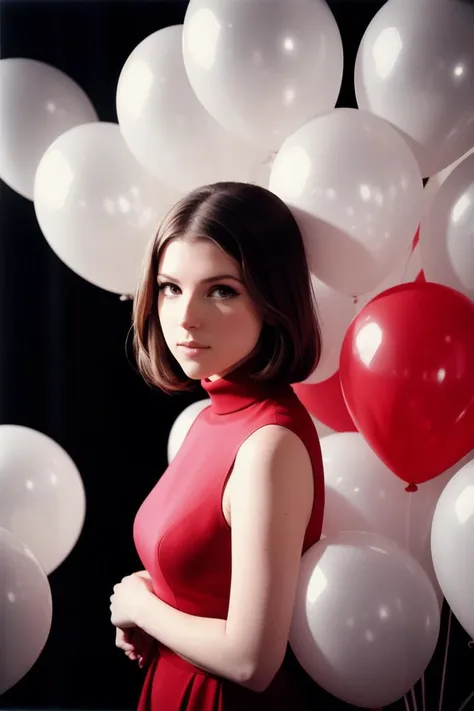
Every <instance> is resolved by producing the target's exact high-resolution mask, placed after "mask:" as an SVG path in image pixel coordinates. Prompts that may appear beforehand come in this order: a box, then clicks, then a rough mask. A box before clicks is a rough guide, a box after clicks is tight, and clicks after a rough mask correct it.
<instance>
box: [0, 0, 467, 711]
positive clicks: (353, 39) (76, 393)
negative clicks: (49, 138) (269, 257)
mask: <svg viewBox="0 0 474 711" xmlns="http://www.w3.org/2000/svg"><path fill="white" fill-rule="evenodd" d="M413 1H416V0H413ZM288 2H291V0H288ZM330 4H331V7H332V9H333V12H334V14H335V16H336V19H337V21H338V24H339V27H340V30H341V33H342V37H343V43H344V53H345V57H344V59H345V69H344V79H343V86H342V90H341V94H340V98H339V103H338V105H340V106H356V103H355V96H354V90H353V79H352V77H353V62H354V58H355V54H356V51H357V47H358V44H359V42H360V39H361V37H362V34H363V32H364V30H365V28H366V27H367V24H368V23H369V21H370V19H371V17H372V16H373V15H374V14H375V12H376V11H377V9H378V8H379V7H380V6H381V5H382V4H383V2H381V1H380V0H373V1H371V2H359V1H358V0H343V1H340V2H334V3H330ZM185 9H186V2H182V1H181V0H172V1H168V2H166V1H161V2H159V1H158V0H130V1H128V0H113V1H110V2H109V1H106V0H82V2H81V1H79V2H77V1H75V0H56V2H46V1H45V0H30V1H28V2H27V1H24V0H3V2H1V3H0V21H1V30H0V31H1V36H0V51H1V57H2V58H6V57H28V58H31V59H36V60H39V61H44V62H47V63H49V64H52V65H53V66H55V67H57V68H58V69H60V70H62V71H63V72H65V73H66V74H68V75H69V76H70V77H72V78H73V79H74V80H75V81H76V82H78V83H79V84H80V86H82V88H83V89H84V90H85V91H86V93H87V94H88V96H89V97H90V99H91V101H92V102H93V104H94V106H95V108H96V111H97V112H98V115H99V118H100V120H102V121H114V122H116V121H117V115H116V111H115V90H116V85H117V80H118V77H119V74H120V71H121V68H122V66H123V64H124V63H125V60H126V59H127V57H128V55H129V54H130V52H131V51H132V50H133V49H134V47H135V46H136V45H137V44H138V43H139V42H140V41H141V40H142V39H143V38H144V37H146V36H147V35H149V34H151V33H152V32H154V31H156V30H158V29H160V28H161V27H165V26H168V25H173V24H177V23H181V22H182V21H183V19H184V13H185ZM130 315H131V303H130V302H121V301H120V300H119V298H118V297H117V296H115V295H113V294H110V293H108V292H106V291H103V290H101V289H99V288H97V287H94V286H92V285H91V284H89V283H88V282H86V281H84V280H83V279H81V278H80V277H78V276H77V275H76V274H74V273H73V272H72V271H71V270H69V269H68V268H67V267H66V266H65V265H64V264H63V263H62V262H61V261H60V260H59V259H58V258H57V257H56V255H55V254H54V253H53V252H52V250H51V249H50V248H49V246H48V245H47V243H46V240H45V239H44V238H43V236H42V234H41V231H40V229H39V227H38V224H37V222H36V218H35V214H34V209H33V204H32V203H31V202H30V201H28V200H26V199H24V198H23V197H21V196H20V195H18V194H17V193H14V192H13V191H12V190H10V189H9V188H8V187H7V186H6V185H5V184H4V183H2V182H0V424H18V425H24V426H27V427H31V428H34V429H37V430H39V431H41V432H44V433H45V434H47V435H49V436H50V437H52V438H53V439H54V440H56V441H57V442H58V443H59V444H61V445H62V446H63V447H64V448H65V449H66V451H67V452H68V453H69V454H70V455H71V456H72V457H73V459H74V461H75V462H76V464H77V466H78V467H79V470H80V472H81V475H82V477H83V480H84V484H85V487H86V496H87V515H86V520H85V525H84V528H83V531H82V534H81V536H80V539H79V541H78V543H77V545H76V546H75V548H74V550H73V551H72V553H71V554H70V555H69V557H68V558H67V559H66V561H65V562H64V563H63V564H62V565H61V566H60V567H59V568H58V569H57V570H56V571H54V572H53V573H52V574H51V575H50V584H51V589H52V594H53V605H54V612H53V625H52V630H51V634H50V637H49V639H48V642H47V644H46V647H45V649H44V651H43V653H42V655H41V657H40V659H39V660H38V661H37V663H36V664H35V666H34V667H33V668H32V669H31V670H30V672H29V673H28V674H27V675H26V676H25V677H24V678H23V679H22V680H21V681H20V682H19V683H18V684H17V685H16V686H15V687H14V688H13V689H11V690H10V691H8V692H6V693H5V694H4V695H3V696H2V697H1V699H0V707H1V708H20V707H22V708H24V707H30V708H31V707H37V708H40V707H42V708H45V707H49V708H53V707H56V708H60V707H62V708H71V709H72V708H96V709H99V708H104V709H114V708H115V709H119V708H124V709H127V708H134V705H135V704H136V700H137V696H138V692H139V688H140V683H141V678H142V675H143V673H142V672H141V671H139V670H138V668H137V667H136V666H135V664H133V663H132V662H130V661H129V660H128V659H126V657H125V656H124V655H123V653H121V652H119V651H118V650H116V649H115V647H114V634H113V628H112V626H111V624H110V621H109V607H108V606H109V596H110V594H111V591H112V587H113V585H114V583H115V582H118V581H119V580H120V579H121V578H122V577H123V575H125V574H128V573H130V572H132V571H133V570H136V569H137V568H139V567H141V566H140V564H139V561H138V558H137V555H136V553H135V549H134V546H133V541H132V523H133V518H134V516H135V513H136V511H137V509H138V507H139V506H140V504H141V502H142V500H143V499H144V498H145V496H146V495H147V493H148V492H149V490H150V489H151V488H152V486H153V485H154V483H155V481H156V479H157V478H158V477H159V475H160V473H161V472H162V471H163V470H164V468H165V467H166V445H167V440H168V434H169V431H170V427H171V425H172V423H173V421H174V420H175V418H176V417H177V415H178V414H179V412H181V411H182V410H183V409H184V408H185V407H186V406H187V405H188V404H190V403H191V402H193V401H194V400H196V399H200V398H202V397H205V393H204V392H203V391H202V390H201V389H200V386H198V387H197V389H196V391H195V392H194V393H191V394H187V395H177V396H173V397H169V396H165V395H163V394H161V393H160V392H157V391H153V390H151V389H150V388H148V387H147V386H146V385H145V384H144V383H143V382H142V381H141V380H140V378H139V376H138V375H137V373H136V372H135V370H134V367H133V362H130V361H131V352H130V347H129V346H128V349H127V347H126V339H127V333H128V330H129V327H130ZM45 523H46V522H45ZM445 613H446V611H445ZM445 623H446V614H445V616H444V625H443V631H442V636H441V642H440V645H439V648H438V651H437V654H436V656H435V659H434V661H433V663H432V665H431V667H430V670H429V673H428V674H427V677H426V687H427V692H428V694H429V699H430V703H429V705H428V707H427V709H428V711H435V709H437V708H438V698H439V689H440V681H441V667H442V657H443V652H444V646H445V641H444V640H445V631H444V629H445ZM451 640H452V641H451V645H450V656H449V661H448V670H447V681H446V691H445V703H444V707H443V708H444V709H445V711H457V710H458V709H459V707H460V706H461V704H462V702H463V700H464V699H465V698H466V697H467V696H468V694H469V692H470V690H471V688H472V687H473V686H474V674H473V672H472V669H473V664H474V656H473V655H474V652H471V650H470V649H469V648H468V646H467V642H468V640H467V635H466V634H465V633H464V632H463V631H462V630H461V628H460V627H459V625H458V624H457V623H456V621H453V631H452V637H451ZM0 644H1V640H0ZM2 651H3V650H2ZM435 704H436V705H435ZM315 708H316V707H315ZM324 708H327V709H329V708H331V709H341V711H342V709H348V708H349V707H348V706H347V705H345V704H342V703H340V702H338V701H337V700H335V699H332V697H331V698H330V697H327V701H326V703H324ZM396 708H397V709H404V708H405V704H404V703H403V702H400V703H398V704H397V705H396ZM418 708H419V709H420V711H421V709H422V705H421V695H419V696H418ZM473 708H474V706H473ZM468 709H469V707H468ZM289 711H290V710H289Z"/></svg>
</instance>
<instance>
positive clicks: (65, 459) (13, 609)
mask: <svg viewBox="0 0 474 711" xmlns="http://www.w3.org/2000/svg"><path fill="white" fill-rule="evenodd" d="M85 510H86V496H85V490H84V485H83V481H82V478H81V476H80V473H79V471H78V469H77V467H76V465H75V463H74V461H73V460H72V459H71V457H70V456H69V454H67V452H66V451H65V450H64V449H63V448H62V447H61V446H60V445H59V444H58V443H57V442H55V441H54V440H53V439H51V438H50V437H48V436H47V435H45V434H43V433H42V432H38V431H37V430H34V429H30V428H29V427H22V426H20V425H0V580H1V587H2V603H1V604H2V607H1V614H0V640H1V648H2V649H1V654H0V694H2V693H3V692H4V691H6V690H7V689H9V688H10V687H12V686H13V685H14V684H16V683H17V681H19V680H20V679H21V678H22V677H23V676H24V675H25V674H26V673H27V672H28V671H29V669H30V668H31V667H32V666H33V664H34V663H35V662H36V660H37V659H38V657H39V655H40V654H41V652H42V650H43V648H44V646H45V644H46V642H47V640H48V636H49V632H50V629H51V622H52V614H53V607H52V597H51V589H50V585H49V580H48V576H49V575H50V574H51V573H52V572H53V571H54V570H56V568H58V566H59V565H61V563H63V561H64V560H65V559H66V558H67V557H68V555H69V554H70V553H71V551H72V550H73V548H74V546H75V545H76V543H77V540H78V538H79V536H80V534H81V531H82V528H83V524H84V519H85Z"/></svg>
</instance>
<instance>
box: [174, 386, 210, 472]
mask: <svg viewBox="0 0 474 711" xmlns="http://www.w3.org/2000/svg"><path fill="white" fill-rule="evenodd" d="M210 404H211V400H210V399H209V398H205V399H204V400H197V401H196V402H193V403H191V405H188V407H185V408H184V410H183V411H182V412H180V414H179V415H178V417H177V418H176V420H175V421H174V422H173V426H172V427H171V430H170V433H169V437H168V464H169V463H170V462H171V460H172V459H174V458H175V456H176V455H177V453H178V450H179V448H180V447H181V445H182V444H183V442H184V440H185V439H186V435H187V434H188V432H189V430H190V428H191V425H192V424H193V422H194V420H195V419H196V417H197V416H198V415H199V413H200V412H201V411H202V410H204V408H205V407H209V405H210Z"/></svg>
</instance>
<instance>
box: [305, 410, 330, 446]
mask: <svg viewBox="0 0 474 711" xmlns="http://www.w3.org/2000/svg"><path fill="white" fill-rule="evenodd" d="M310 417H311V419H312V420H313V425H314V426H315V427H316V432H317V433H318V437H319V439H320V440H321V439H322V438H323V437H328V436H329V435H331V434H334V430H332V429H331V428H330V427H328V426H327V425H324V424H323V423H322V422H320V421H319V420H317V419H316V417H313V415H311V413H310Z"/></svg>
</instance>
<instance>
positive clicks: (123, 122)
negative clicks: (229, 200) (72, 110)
mask: <svg viewBox="0 0 474 711" xmlns="http://www.w3.org/2000/svg"><path fill="white" fill-rule="evenodd" d="M182 35H183V28H182V25H173V26H171V27H165V28H163V29H161V30H158V31H157V32H154V33H153V34H151V35H149V36H148V37H146V38H145V39H144V40H143V41H142V42H140V44H139V45H138V46H137V47H135V49H134V50H133V52H132V53H131V55H130V56H129V57H128V59H127V61H126V62H125V65H124V67H123V69H122V72H121V74H120V77H119V81H118V86H117V116H118V121H119V125H120V130H121V132H122V135H123V137H124V139H125V142H126V143H127V145H128V147H129V148H130V150H131V151H132V153H133V155H134V156H135V157H136V158H137V160H138V161H139V162H140V163H141V164H142V165H143V166H144V167H145V168H146V169H147V170H149V171H150V172H151V173H153V174H154V175H156V176H157V177H158V178H160V179H161V180H163V181H164V182H166V183H169V184H170V185H173V186H174V187H175V188H176V189H178V190H182V191H184V192H188V191H191V190H193V189H194V188H197V187H198V186H200V185H206V184H208V183H215V182H219V181H223V180H235V181H239V182H254V181H253V180H252V178H253V176H254V171H255V172H256V171H257V170H258V164H259V163H260V162H262V161H264V159H265V157H266V152H265V151H263V150H262V149H260V150H258V149H256V148H255V146H251V145H249V144H247V143H244V142H243V141H241V140H240V139H238V138H236V137H235V136H232V135H231V134H230V133H229V132H228V131H226V130H224V129H223V128H222V126H221V125H220V124H219V123H217V121H215V120H214V119H213V118H212V117H211V116H210V115H209V113H208V112H207V111H206V109H205V108H204V107H203V106H202V104H201V102H200V101H199V100H198V99H197V97H196V95H195V93H194V91H193V89H192V88H191V85H190V83H189V79H188V77H187V74H186V71H185V68H184V62H183V49H182Z"/></svg>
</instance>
